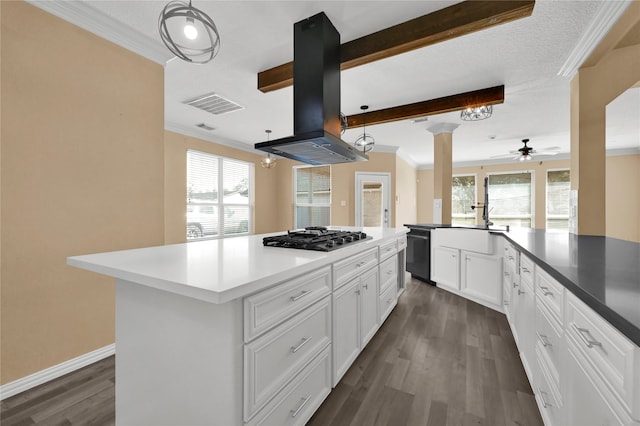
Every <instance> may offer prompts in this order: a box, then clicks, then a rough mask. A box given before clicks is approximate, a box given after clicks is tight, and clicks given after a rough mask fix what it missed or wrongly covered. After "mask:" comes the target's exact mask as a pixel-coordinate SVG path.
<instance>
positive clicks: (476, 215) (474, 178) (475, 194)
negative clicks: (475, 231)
mask: <svg viewBox="0 0 640 426" xmlns="http://www.w3.org/2000/svg"><path fill="white" fill-rule="evenodd" d="M467 176H473V182H474V193H473V198H474V205H475V204H477V203H478V173H454V174H452V175H451V178H452V179H451V182H452V183H451V197H452V198H451V203H452V205H451V223H452V224H453V178H454V177H467ZM473 215H474V222H475V223H476V224H477V223H478V209H475V210H474V213H473Z"/></svg>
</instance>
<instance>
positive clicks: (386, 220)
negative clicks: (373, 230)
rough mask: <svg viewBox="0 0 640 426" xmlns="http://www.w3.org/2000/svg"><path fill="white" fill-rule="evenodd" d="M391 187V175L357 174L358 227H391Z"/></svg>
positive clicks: (356, 221)
mask: <svg viewBox="0 0 640 426" xmlns="http://www.w3.org/2000/svg"><path fill="white" fill-rule="evenodd" d="M390 187H391V175H390V174H389V173H364V172H356V191H355V194H356V206H355V207H356V212H355V213H356V217H355V219H356V220H355V223H356V226H374V227H384V228H388V227H389V226H391V225H390V223H391V200H390V195H389V188H390Z"/></svg>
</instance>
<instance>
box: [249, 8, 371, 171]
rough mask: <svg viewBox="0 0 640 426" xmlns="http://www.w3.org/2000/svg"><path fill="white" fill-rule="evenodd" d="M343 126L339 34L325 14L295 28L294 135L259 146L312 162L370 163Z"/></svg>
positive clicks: (299, 23) (313, 17)
mask: <svg viewBox="0 0 640 426" xmlns="http://www.w3.org/2000/svg"><path fill="white" fill-rule="evenodd" d="M340 126H341V123H340V34H338V31H336V29H335V27H334V26H333V24H332V23H331V21H329V18H327V16H326V15H325V14H324V13H323V12H321V13H318V14H317V15H314V16H312V17H310V18H307V19H305V20H303V21H300V22H297V23H296V24H294V26H293V133H294V134H293V136H289V137H286V138H281V139H275V140H272V141H268V142H261V143H257V144H255V148H256V149H258V150H261V151H265V152H269V153H271V154H275V155H279V156H281V157H287V158H291V159H293V160H297V161H301V162H303V163H307V164H312V165H322V164H337V163H349V162H354V161H367V160H368V159H369V158H368V157H367V156H366V155H365V154H364V153H363V152H361V151H359V150H358V149H357V148H356V147H354V146H352V145H350V144H348V143H346V142H344V141H343V140H342V139H340V137H339V136H337V135H340V130H341V127H340Z"/></svg>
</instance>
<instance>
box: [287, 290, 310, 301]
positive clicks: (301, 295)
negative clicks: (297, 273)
mask: <svg viewBox="0 0 640 426" xmlns="http://www.w3.org/2000/svg"><path fill="white" fill-rule="evenodd" d="M312 291H313V290H302V293H300V294H299V295H297V296H291V301H292V302H295V301H296V300H298V299H300V298H302V297H305V296H306V295H307V294H309V293H311V292H312Z"/></svg>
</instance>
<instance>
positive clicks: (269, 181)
mask: <svg viewBox="0 0 640 426" xmlns="http://www.w3.org/2000/svg"><path fill="white" fill-rule="evenodd" d="M164 147H165V157H164V167H165V175H164V189H165V192H164V194H165V195H164V196H165V226H164V231H165V244H174V243H183V242H185V241H186V232H185V230H186V201H185V200H186V199H187V150H188V149H195V150H198V151H204V152H209V153H211V154H216V155H220V156H223V157H227V158H234V159H237V160H242V161H246V162H250V163H253V164H254V182H255V186H254V209H253V211H254V217H253V224H254V232H255V233H256V234H264V233H267V232H275V231H278V230H279V229H282V228H278V225H277V224H278V218H279V216H280V213H279V211H278V200H277V192H278V191H279V190H280V188H278V185H277V183H278V178H277V176H278V175H277V173H278V168H280V169H282V168H283V165H282V164H277V165H276V167H275V168H272V169H264V168H262V167H261V166H260V160H261V159H262V158H263V156H261V155H256V154H252V153H249V152H246V151H241V150H238V149H234V148H230V147H228V146H224V145H219V144H215V143H211V142H207V141H204V140H201V139H196V138H193V137H190V136H184V135H181V134H178V133H174V132H169V131H167V132H165V137H164Z"/></svg>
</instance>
